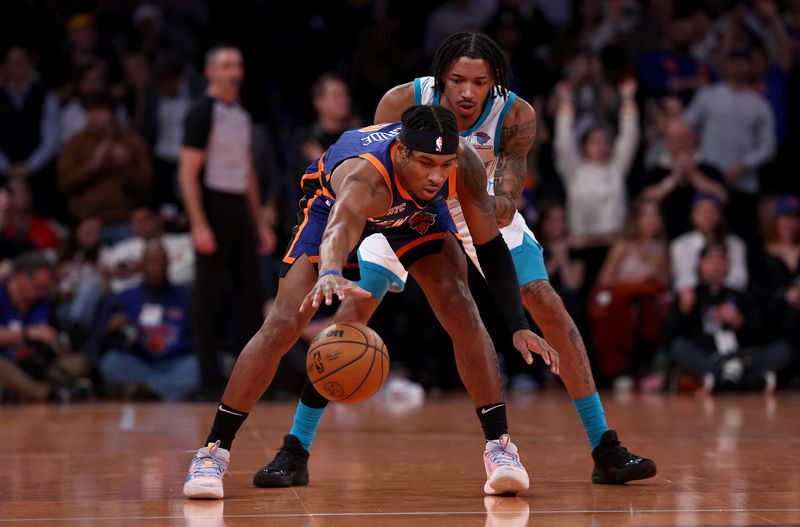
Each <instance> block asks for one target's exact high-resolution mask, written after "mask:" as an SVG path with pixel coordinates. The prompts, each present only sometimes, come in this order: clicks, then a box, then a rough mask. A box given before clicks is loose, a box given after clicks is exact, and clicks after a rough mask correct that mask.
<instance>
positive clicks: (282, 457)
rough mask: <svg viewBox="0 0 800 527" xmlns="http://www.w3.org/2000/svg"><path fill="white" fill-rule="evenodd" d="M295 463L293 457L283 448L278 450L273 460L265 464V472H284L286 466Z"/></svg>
mask: <svg viewBox="0 0 800 527" xmlns="http://www.w3.org/2000/svg"><path fill="white" fill-rule="evenodd" d="M294 462H295V456H294V455H293V454H292V452H290V451H289V450H287V449H285V448H279V449H278V453H277V454H275V458H274V459H273V460H272V461H270V462H269V463H267V467H266V468H267V470H268V471H269V470H274V471H277V472H284V471H285V470H286V466H287V465H288V464H291V463H294Z"/></svg>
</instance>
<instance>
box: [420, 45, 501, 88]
mask: <svg viewBox="0 0 800 527" xmlns="http://www.w3.org/2000/svg"><path fill="white" fill-rule="evenodd" d="M461 57H468V58H471V59H482V60H485V61H486V64H487V65H488V66H489V71H490V73H491V75H492V80H493V81H494V92H495V94H496V95H500V96H503V97H505V96H506V95H507V94H508V90H507V89H506V87H507V86H508V81H509V76H510V68H509V65H508V59H506V56H505V54H503V51H502V50H501V49H500V48H499V47H498V46H497V44H495V42H494V41H493V40H492V39H490V38H489V37H487V36H486V35H484V34H483V33H472V32H466V31H464V32H461V33H453V34H452V35H450V36H449V37H447V39H446V40H445V41H444V42H442V45H441V46H439V49H437V50H436V55H435V56H434V57H433V64H432V65H431V73H432V74H433V78H434V79H435V81H436V89H437V90H439V91H440V92H444V86H445V82H444V77H445V75H446V74H447V71H448V70H449V69H450V67H451V66H452V64H453V62H455V61H456V60H458V59H460V58H461Z"/></svg>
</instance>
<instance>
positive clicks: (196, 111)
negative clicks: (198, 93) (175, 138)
mask: <svg viewBox="0 0 800 527" xmlns="http://www.w3.org/2000/svg"><path fill="white" fill-rule="evenodd" d="M213 110H214V99H212V98H211V97H208V96H203V97H200V98H199V99H197V100H195V101H194V103H192V106H191V107H190V108H189V111H188V112H187V114H186V117H185V119H184V121H183V146H190V147H192V148H198V149H200V150H205V149H206V146H207V145H208V137H209V136H210V135H211V114H212V112H213Z"/></svg>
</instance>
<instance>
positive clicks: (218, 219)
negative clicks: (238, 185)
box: [192, 188, 264, 388]
mask: <svg viewBox="0 0 800 527" xmlns="http://www.w3.org/2000/svg"><path fill="white" fill-rule="evenodd" d="M203 207H204V210H205V213H206V217H207V218H208V223H209V225H210V227H211V229H212V230H213V231H214V237H215V238H216V241H217V251H216V252H215V253H214V254H199V253H198V254H197V258H196V263H195V287H194V302H193V304H194V316H193V317H192V320H193V322H192V326H193V327H192V337H193V340H194V347H195V350H196V352H197V355H198V358H199V360H200V368H201V374H202V380H203V385H204V386H205V387H207V388H210V387H213V386H219V385H221V384H222V383H224V378H223V375H222V372H221V370H220V365H219V361H218V356H217V352H218V351H219V349H220V344H221V342H222V331H223V327H224V319H225V317H226V316H227V313H225V311H224V308H225V305H226V300H227V298H228V296H229V295H228V294H227V293H228V287H229V285H232V286H233V293H234V294H233V297H234V300H235V302H236V306H237V307H238V313H237V315H238V317H237V322H238V326H239V328H240V331H241V335H240V337H241V339H242V342H241V345H242V346H243V345H244V343H245V342H247V340H249V339H250V337H252V336H253V335H254V334H255V333H256V332H257V331H258V329H259V328H260V327H261V323H262V321H263V314H262V313H263V311H262V308H263V304H264V293H263V287H262V284H261V272H260V269H259V265H258V236H257V234H256V230H255V226H254V225H253V219H252V217H251V215H250V212H249V208H248V206H247V201H246V198H245V196H243V195H239V194H227V193H222V192H216V191H213V190H209V189H207V188H206V189H204V190H203Z"/></svg>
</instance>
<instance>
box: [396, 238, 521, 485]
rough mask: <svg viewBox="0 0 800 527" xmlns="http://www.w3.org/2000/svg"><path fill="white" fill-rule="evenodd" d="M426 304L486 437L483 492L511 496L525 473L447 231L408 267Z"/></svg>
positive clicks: (493, 361) (462, 266) (493, 358)
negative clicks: (435, 248) (449, 344)
mask: <svg viewBox="0 0 800 527" xmlns="http://www.w3.org/2000/svg"><path fill="white" fill-rule="evenodd" d="M409 271H410V272H411V275H412V276H413V277H414V279H415V280H416V281H417V283H418V284H419V286H420V288H422V290H423V292H424V293H425V296H426V297H427V299H428V302H429V303H430V305H431V308H432V309H433V312H434V313H435V314H436V317H437V318H438V319H439V322H440V323H441V324H442V326H443V327H444V329H445V330H446V331H447V333H448V334H449V335H450V337H451V338H452V339H453V348H454V350H455V355H456V365H457V367H458V372H459V375H460V376H461V380H462V382H463V383H464V385H465V386H466V388H467V391H468V392H469V395H470V398H471V399H472V403H473V406H475V409H476V410H475V411H476V413H477V415H478V419H479V420H480V422H481V427H482V428H483V431H484V436H485V438H486V441H487V442H486V448H485V451H484V463H485V466H486V473H487V481H486V484H485V485H484V491H485V492H487V493H488V494H501V493H512V494H516V493H519V492H522V491H524V490H526V489H527V488H528V485H529V482H528V473H527V472H526V471H525V468H524V467H523V466H522V463H521V462H520V460H519V455H518V454H517V447H516V446H515V445H514V444H513V443H511V441H510V438H509V436H508V421H507V418H506V409H505V402H504V398H503V391H502V387H501V386H500V372H499V368H498V364H497V355H496V354H495V350H494V346H493V345H492V341H491V340H490V339H489V335H488V333H487V332H486V329H485V328H484V326H483V323H482V322H481V319H480V315H479V314H478V308H477V306H476V305H475V302H474V300H473V299H472V296H471V295H470V294H469V289H468V287H467V277H466V261H465V258H464V253H463V252H462V250H461V247H460V246H459V244H458V242H457V241H456V239H455V238H454V237H453V236H452V235H448V236H447V237H446V239H445V240H444V243H443V245H442V248H441V252H439V253H436V254H429V255H427V256H423V257H421V258H420V259H419V260H417V261H416V262H414V263H413V264H410V265H409Z"/></svg>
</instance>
